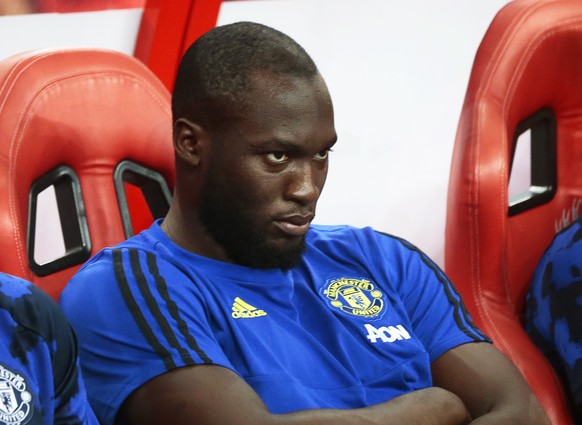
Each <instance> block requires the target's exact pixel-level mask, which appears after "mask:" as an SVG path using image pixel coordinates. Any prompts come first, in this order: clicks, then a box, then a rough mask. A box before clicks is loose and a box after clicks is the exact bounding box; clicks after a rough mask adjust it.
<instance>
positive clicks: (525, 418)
mask: <svg viewBox="0 0 582 425" xmlns="http://www.w3.org/2000/svg"><path fill="white" fill-rule="evenodd" d="M471 424H472V425H550V421H549V419H548V418H547V416H546V414H545V412H544V411H543V409H542V408H541V406H540V404H539V402H538V400H537V399H536V398H535V396H534V395H533V394H532V395H531V398H530V400H529V402H527V401H524V402H522V403H507V404H501V405H497V406H494V407H493V408H492V409H491V411H489V412H487V413H485V414H484V415H482V416H479V417H478V418H476V419H475V420H474V421H473V422H471Z"/></svg>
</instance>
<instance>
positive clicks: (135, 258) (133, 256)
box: [129, 249, 195, 366]
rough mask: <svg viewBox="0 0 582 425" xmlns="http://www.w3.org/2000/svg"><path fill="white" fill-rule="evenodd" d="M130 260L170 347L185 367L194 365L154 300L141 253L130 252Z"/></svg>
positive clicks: (141, 288) (142, 292)
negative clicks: (141, 260) (178, 354)
mask: <svg viewBox="0 0 582 425" xmlns="http://www.w3.org/2000/svg"><path fill="white" fill-rule="evenodd" d="M129 260H130V262H131V268H132V270H133V274H134V275H135V278H136V281H137V286H138V288H139V290H140V292H141V295H142V296H143V298H144V300H145V302H146V304H147V306H148V308H149V310H150V312H151V313H152V315H153V316H154V319H155V320H156V322H157V324H158V326H159V327H160V329H161V330H162V333H163V334H164V337H165V338H166V340H167V341H168V343H169V344H170V347H172V348H174V349H175V350H176V351H177V352H178V353H180V357H181V358H182V361H183V362H184V364H185V365H187V366H188V365H193V364H195V363H194V360H193V359H192V356H190V353H189V352H188V350H186V349H185V348H184V347H182V346H181V345H180V342H179V341H178V339H177V338H176V334H175V333H174V330H173V329H172V327H171V326H170V324H169V323H168V320H167V319H166V317H165V316H164V315H163V313H162V311H161V310H160V306H159V305H158V303H157V301H156V299H155V298H154V296H153V294H152V291H151V288H150V286H149V283H148V281H147V278H146V276H145V274H144V271H143V270H142V268H141V264H140V261H139V252H138V251H137V250H136V249H130V250H129Z"/></svg>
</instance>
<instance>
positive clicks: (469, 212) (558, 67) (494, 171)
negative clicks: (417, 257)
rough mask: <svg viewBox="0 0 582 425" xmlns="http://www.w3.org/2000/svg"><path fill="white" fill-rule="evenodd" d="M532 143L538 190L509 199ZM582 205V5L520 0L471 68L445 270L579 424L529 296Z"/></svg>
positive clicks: (533, 181) (561, 421)
mask: <svg viewBox="0 0 582 425" xmlns="http://www.w3.org/2000/svg"><path fill="white" fill-rule="evenodd" d="M522 134H523V135H526V134H529V137H530V138H531V149H530V151H529V152H530V156H531V169H530V172H529V173H528V177H529V181H528V184H529V186H528V185H526V190H525V191H524V192H523V193H518V194H516V195H515V196H514V197H512V198H511V199H509V195H508V187H509V176H510V171H511V170H512V164H514V157H515V156H514V152H515V149H516V144H517V142H516V141H517V140H518V136H520V135H522ZM519 140H523V139H519ZM526 140H527V139H526ZM520 143H521V142H520ZM525 143H527V141H526V142H525ZM581 203H582V1H580V0H516V1H513V2H511V3H509V4H508V5H506V6H505V7H504V8H503V9H502V10H501V11H500V12H499V13H498V14H497V16H496V17H495V18H494V20H493V22H492V23H491V25H490V27H489V29H488V30H487V32H486V34H485V37H484V39H483V41H482V43H481V45H480V47H479V49H478V52H477V55H476V58H475V61H474V64H473V69H472V72H471V76H470V81H469V86H468V89H467V93H466V97H465V102H464V105H463V109H462V113H461V118H460V122H459V126H458V130H457V135H456V140H455V147H454V154H453V159H452V165H451V175H450V181H449V193H448V204H447V219H446V237H445V270H446V272H447V273H448V275H449V276H450V277H451V279H452V280H453V282H454V283H455V285H456V286H457V288H458V289H459V291H460V292H461V295H462V297H463V298H464V301H465V303H466V304H467V308H468V310H469V311H470V313H471V314H472V316H473V318H474V320H475V322H476V323H477V324H478V325H479V326H481V328H482V329H483V330H484V331H485V332H486V333H487V334H488V335H489V336H490V337H491V338H492V339H493V341H494V342H495V344H496V345H497V346H498V347H499V348H500V349H501V351H503V352H504V353H505V354H506V355H507V356H508V357H509V358H510V359H512V360H513V362H514V363H515V364H516V365H517V367H518V368H519V369H520V370H521V372H522V373H523V375H524V376H525V378H526V380H527V381H528V383H529V384H530V386H531V387H532V389H533V390H534V391H535V393H536V395H537V396H538V398H539V399H540V401H541V402H542V404H543V406H544V407H545V409H546V411H547V413H548V415H549V417H550V419H551V421H552V423H553V424H555V425H565V424H572V423H574V422H573V420H572V418H571V415H570V413H569V405H568V402H567V398H566V396H565V391H564V387H563V386H562V385H561V382H560V381H559V379H558V378H557V376H556V374H555V372H554V370H553V369H552V368H551V366H550V364H549V363H548V361H547V360H546V359H545V358H544V357H543V355H542V354H541V352H540V351H539V350H538V349H537V348H536V347H535V345H534V344H533V343H532V341H531V340H530V339H529V337H528V335H527V334H526V332H525V330H524V328H523V317H524V310H525V297H526V294H527V291H528V287H529V284H530V281H531V278H532V275H533V271H534V268H535V266H536V264H537V262H538V260H539V259H540V257H541V255H542V253H543V251H544V250H545V249H546V248H547V247H548V245H549V244H550V242H551V241H552V239H553V237H554V235H555V233H556V231H558V230H560V229H561V228H563V227H564V226H565V225H567V224H569V223H570V222H571V221H572V220H573V219H574V218H576V216H578V215H579V214H580V213H582V209H581V208H580V205H581Z"/></svg>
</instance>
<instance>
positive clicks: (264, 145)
mask: <svg viewBox="0 0 582 425" xmlns="http://www.w3.org/2000/svg"><path fill="white" fill-rule="evenodd" d="M336 142H337V136H335V137H334V138H333V139H331V140H330V141H329V142H328V143H327V144H326V145H325V146H324V147H323V149H331V148H332V147H333V146H334V145H335V144H336ZM249 148H250V149H251V150H255V151H265V150H274V151H276V150H282V151H289V152H300V151H303V150H304V148H303V146H302V145H301V144H300V143H296V142H292V141H290V140H284V139H271V140H265V141H256V142H250V143H249Z"/></svg>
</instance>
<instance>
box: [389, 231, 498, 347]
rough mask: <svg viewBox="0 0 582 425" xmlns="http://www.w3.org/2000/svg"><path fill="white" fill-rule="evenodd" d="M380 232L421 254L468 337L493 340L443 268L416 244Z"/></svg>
mask: <svg viewBox="0 0 582 425" xmlns="http://www.w3.org/2000/svg"><path fill="white" fill-rule="evenodd" d="M378 233H380V234H381V235H384V236H386V237H389V238H393V239H396V240H397V241H399V242H400V243H401V244H402V245H404V246H405V247H406V248H408V249H409V250H411V251H414V252H416V253H417V254H418V255H419V256H420V258H421V260H422V262H423V263H424V264H426V265H427V266H428V267H429V268H430V269H431V270H432V271H433V273H434V274H435V276H436V278H437V279H438V281H439V282H440V283H441V284H442V286H443V289H444V291H445V295H446V297H447V300H448V301H449V303H450V304H451V305H452V306H453V318H454V320H455V323H456V324H457V326H458V327H459V329H460V330H461V331H462V332H463V333H464V334H465V335H467V336H468V337H470V338H472V339H473V340H475V341H482V340H486V341H491V340H490V339H489V338H488V337H487V335H485V334H484V333H483V332H481V330H480V329H479V328H477V327H476V326H475V324H474V323H473V320H472V319H471V316H470V315H469V313H468V311H467V310H466V308H465V306H464V304H463V302H462V300H461V296H460V294H459V293H458V292H457V290H456V289H455V288H454V286H453V284H452V283H451V281H450V280H449V279H448V278H447V277H445V274H444V273H443V272H442V270H441V269H440V268H439V267H438V266H437V265H436V264H435V263H434V262H433V261H432V260H430V259H429V258H428V257H427V255H426V254H425V253H423V252H422V251H421V250H420V249H418V248H417V247H416V246H415V245H413V244H411V243H410V242H408V241H406V240H405V239H402V238H399V237H397V236H393V235H388V234H386V233H383V232H378Z"/></svg>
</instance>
